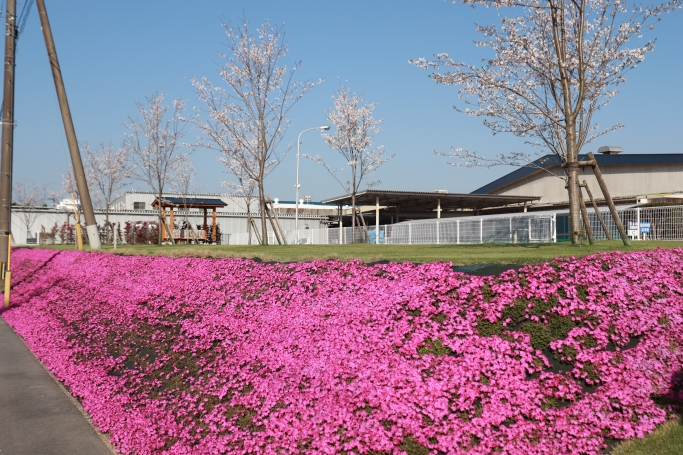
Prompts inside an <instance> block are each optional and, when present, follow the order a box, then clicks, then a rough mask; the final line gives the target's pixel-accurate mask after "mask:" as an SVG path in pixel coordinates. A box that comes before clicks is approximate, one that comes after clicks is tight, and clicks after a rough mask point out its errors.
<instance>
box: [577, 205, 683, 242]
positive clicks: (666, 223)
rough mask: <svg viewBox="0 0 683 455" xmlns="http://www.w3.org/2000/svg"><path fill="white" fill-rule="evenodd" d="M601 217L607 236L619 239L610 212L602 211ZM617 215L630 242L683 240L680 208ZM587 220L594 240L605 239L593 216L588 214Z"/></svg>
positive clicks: (682, 208) (635, 210) (641, 209)
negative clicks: (605, 226)
mask: <svg viewBox="0 0 683 455" xmlns="http://www.w3.org/2000/svg"><path fill="white" fill-rule="evenodd" d="M600 213H601V215H602V219H603V220H604V221H605V224H606V225H607V230H608V231H609V233H610V236H611V237H612V238H613V239H619V238H620V237H619V231H618V230H617V226H616V224H615V223H614V220H613V219H612V215H611V214H610V212H609V211H603V210H601V211H600ZM617 213H618V214H619V217H620V218H621V222H622V223H623V224H624V229H626V231H627V234H628V236H629V237H630V238H631V239H632V240H683V206H676V205H673V206H665V207H636V208H631V209H625V210H617ZM588 218H589V219H590V224H591V229H592V230H593V236H594V237H595V239H596V240H604V239H606V238H607V237H606V236H605V232H604V230H603V228H602V225H601V224H600V221H599V220H598V217H597V216H596V214H595V212H594V211H592V210H591V211H590V212H588Z"/></svg>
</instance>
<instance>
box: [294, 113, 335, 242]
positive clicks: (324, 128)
mask: <svg viewBox="0 0 683 455" xmlns="http://www.w3.org/2000/svg"><path fill="white" fill-rule="evenodd" d="M329 129H330V127H329V125H323V126H316V127H315V128H309V129H307V130H303V131H302V132H301V133H299V138H298V139H297V141H296V186H295V188H296V199H295V200H294V201H295V204H296V210H295V215H294V229H295V230H296V243H297V244H298V243H299V188H300V187H301V185H299V156H300V155H301V135H302V134H304V133H305V132H306V131H313V130H319V131H320V132H321V133H322V132H323V131H327V130H329Z"/></svg>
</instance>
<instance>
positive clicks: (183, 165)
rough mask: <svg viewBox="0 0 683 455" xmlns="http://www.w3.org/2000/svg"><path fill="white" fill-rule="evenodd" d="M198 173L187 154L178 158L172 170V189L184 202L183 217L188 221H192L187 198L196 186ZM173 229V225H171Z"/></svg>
mask: <svg viewBox="0 0 683 455" xmlns="http://www.w3.org/2000/svg"><path fill="white" fill-rule="evenodd" d="M196 175H197V172H196V171H195V167H194V164H192V162H191V161H190V160H189V159H188V157H187V156H182V159H179V160H177V161H176V162H175V163H174V164H173V169H172V172H171V189H172V190H173V191H174V192H175V193H176V194H177V195H178V196H179V197H180V199H181V200H182V204H183V217H184V218H185V222H186V223H188V224H189V223H190V218H189V209H188V208H187V205H188V204H187V200H188V199H189V197H190V194H191V192H192V190H193V186H194V178H195V176H196ZM169 227H170V228H171V229H173V226H169Z"/></svg>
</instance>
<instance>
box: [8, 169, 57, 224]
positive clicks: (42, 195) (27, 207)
mask: <svg viewBox="0 0 683 455" xmlns="http://www.w3.org/2000/svg"><path fill="white" fill-rule="evenodd" d="M47 196H48V195H47V190H46V189H45V187H44V186H42V185H38V184H36V183H35V182H33V181H31V180H23V181H21V182H17V183H15V184H14V189H13V190H12V206H13V207H17V208H22V209H23V210H18V211H17V212H16V214H17V215H18V216H19V218H20V219H21V222H22V223H23V224H24V226H25V227H26V237H31V228H32V227H33V223H35V222H36V218H37V217H38V213H39V212H38V211H37V210H36V208H37V207H43V206H44V204H45V200H46V199H47Z"/></svg>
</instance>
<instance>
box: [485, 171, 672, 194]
mask: <svg viewBox="0 0 683 455" xmlns="http://www.w3.org/2000/svg"><path fill="white" fill-rule="evenodd" d="M600 171H601V172H602V175H603V177H604V179H605V183H606V184H607V188H608V189H609V191H610V194H611V195H612V197H613V198H619V197H635V196H642V195H647V194H653V193H670V192H674V191H683V164H667V165H662V164H649V165H602V166H600ZM557 176H560V177H564V170H563V169H562V168H560V167H553V168H550V169H548V170H539V171H538V172H536V173H535V174H532V175H530V176H528V177H525V178H523V179H521V180H519V181H517V182H514V183H512V184H510V185H508V186H506V187H503V188H501V189H499V190H497V191H495V193H494V194H503V195H514V196H540V197H541V200H540V201H539V202H537V203H536V204H556V203H563V202H567V201H568V196H567V190H566V189H565V187H564V185H565V181H564V179H563V178H558V177H557ZM579 180H581V181H583V180H586V182H587V183H588V187H589V188H590V190H591V192H592V193H593V197H595V198H596V199H602V198H603V196H602V192H601V191H600V187H599V186H598V182H597V180H596V179H595V175H594V174H593V169H592V168H589V167H586V168H582V169H581V170H580V171H579Z"/></svg>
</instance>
